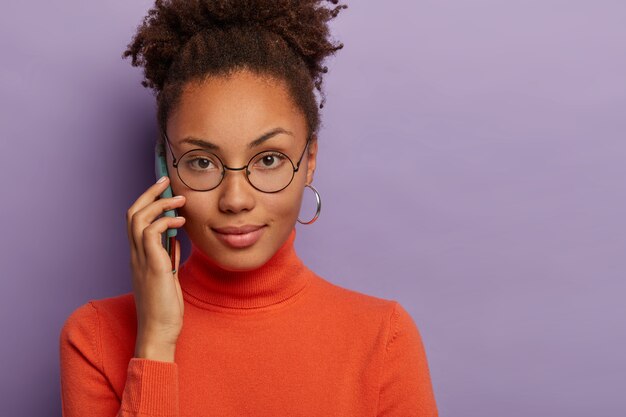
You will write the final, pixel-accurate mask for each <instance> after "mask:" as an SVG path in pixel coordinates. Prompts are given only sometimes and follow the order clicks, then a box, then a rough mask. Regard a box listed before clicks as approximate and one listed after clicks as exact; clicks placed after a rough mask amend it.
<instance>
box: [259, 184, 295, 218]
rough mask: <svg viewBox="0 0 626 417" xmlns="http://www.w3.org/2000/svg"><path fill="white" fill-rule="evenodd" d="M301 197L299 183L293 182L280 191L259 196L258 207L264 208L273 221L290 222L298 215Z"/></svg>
mask: <svg viewBox="0 0 626 417" xmlns="http://www.w3.org/2000/svg"><path fill="white" fill-rule="evenodd" d="M301 199H302V193H301V192H300V190H299V189H298V186H297V184H291V185H290V186H289V187H287V188H286V189H284V190H283V191H281V192H279V193H276V194H268V195H267V196H263V198H259V199H258V200H257V208H260V209H262V211H263V212H264V213H265V215H266V216H267V217H268V220H270V221H272V222H287V223H290V222H292V221H295V219H296V217H298V213H299V211H300V201H301ZM259 206H262V207H259Z"/></svg>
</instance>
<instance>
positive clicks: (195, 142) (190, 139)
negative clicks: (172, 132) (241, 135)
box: [180, 127, 294, 151]
mask: <svg viewBox="0 0 626 417" xmlns="http://www.w3.org/2000/svg"><path fill="white" fill-rule="evenodd" d="M279 133H285V134H287V135H291V136H294V134H293V133H292V132H290V131H288V130H286V129H283V128H282V127H276V128H274V129H272V130H270V131H269V132H266V133H264V134H262V135H261V136H260V137H258V138H256V139H255V140H253V141H252V142H250V143H249V144H248V148H249V149H251V148H254V147H256V146H259V145H260V144H262V143H263V142H265V141H266V140H268V139H270V138H273V137H274V136H276V135H278V134H279ZM183 143H190V144H192V145H196V146H200V147H201V148H205V149H210V150H216V151H217V150H219V149H220V147H219V146H217V145H216V144H215V143H213V142H210V141H208V140H206V139H200V138H195V137H193V136H187V137H185V138H183V139H182V140H181V141H180V145H182V144H183Z"/></svg>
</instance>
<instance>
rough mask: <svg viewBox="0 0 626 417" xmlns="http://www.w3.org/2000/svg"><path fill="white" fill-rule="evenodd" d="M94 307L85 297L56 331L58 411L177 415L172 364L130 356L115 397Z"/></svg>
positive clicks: (81, 415) (80, 416)
mask: <svg viewBox="0 0 626 417" xmlns="http://www.w3.org/2000/svg"><path fill="white" fill-rule="evenodd" d="M98 321H99V318H98V311H97V309H96V307H95V306H94V305H93V304H92V303H91V302H89V303H86V304H84V305H83V306H81V307H79V308H77V309H76V310H75V311H74V312H73V313H72V314H71V315H70V316H69V317H68V318H67V320H66V321H65V323H64V325H63V327H62V329H61V332H60V337H59V343H60V365H61V369H60V378H61V407H62V415H63V417H140V416H141V417H150V416H160V417H166V416H167V417H178V416H179V409H178V395H179V392H178V364H176V363H174V362H162V361H156V360H151V359H145V358H131V359H130V361H129V364H128V368H127V377H126V383H125V386H124V391H123V394H122V398H121V401H120V398H119V396H118V395H117V393H116V392H115V390H114V389H113V387H112V385H111V383H110V381H109V379H108V378H107V376H106V375H105V373H104V367H103V362H102V352H101V348H100V346H101V343H100V329H99V322H98Z"/></svg>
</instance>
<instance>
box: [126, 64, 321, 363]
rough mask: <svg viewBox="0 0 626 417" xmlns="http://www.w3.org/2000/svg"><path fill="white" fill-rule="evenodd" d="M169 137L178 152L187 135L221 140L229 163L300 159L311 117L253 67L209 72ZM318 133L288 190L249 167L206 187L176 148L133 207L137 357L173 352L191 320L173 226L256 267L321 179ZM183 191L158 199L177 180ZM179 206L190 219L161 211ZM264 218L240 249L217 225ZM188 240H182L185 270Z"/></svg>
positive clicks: (167, 357) (222, 259)
mask: <svg viewBox="0 0 626 417" xmlns="http://www.w3.org/2000/svg"><path fill="white" fill-rule="evenodd" d="M276 127H281V128H283V129H285V130H286V131H289V132H291V133H292V135H290V134H286V133H279V134H276V135H274V136H272V137H271V138H270V139H268V140H267V141H265V142H263V143H262V144H261V145H259V146H257V147H255V148H254V149H249V148H248V144H249V143H250V142H251V141H252V140H254V139H256V138H258V137H259V136H261V135H262V134H264V133H266V132H268V131H270V130H272V129H274V128H276ZM167 136H168V138H169V140H170V144H171V146H172V150H173V152H174V154H175V155H176V156H177V157H180V155H182V154H183V153H184V152H186V151H187V150H190V149H194V148H197V146H196V145H192V144H189V143H185V144H182V143H181V141H182V139H183V138H185V137H187V136H193V137H196V138H204V139H206V140H209V141H211V142H213V143H214V144H216V145H217V146H219V148H220V149H219V150H218V151H213V152H215V153H216V154H218V156H219V157H220V158H221V159H222V161H224V163H225V164H226V165H227V166H229V167H241V166H243V165H245V164H247V163H248V161H249V160H250V158H251V157H252V156H253V155H254V154H256V153H258V152H260V151H264V150H278V151H281V152H283V153H285V154H287V155H288V156H289V157H290V158H291V159H292V161H293V162H294V164H295V163H296V161H297V160H298V158H299V157H300V155H301V154H302V152H303V149H304V148H305V144H306V138H307V125H306V119H305V116H304V114H303V113H302V112H301V111H300V110H299V109H298V108H297V107H296V106H295V104H294V101H293V100H292V98H291V97H290V95H289V93H288V90H287V89H286V86H285V84H283V83H282V82H280V81H278V80H276V79H273V78H269V77H262V76H260V75H258V74H255V73H252V72H250V71H247V70H242V71H238V72H236V73H234V74H233V75H232V76H230V77H228V78H226V77H213V78H207V79H206V80H205V81H204V82H201V83H200V82H193V83H189V84H187V85H186V86H185V88H184V92H183V94H182V96H181V101H180V103H179V105H178V106H177V108H176V109H175V111H174V112H173V113H172V114H171V115H170V117H169V118H168V122H167ZM316 157H317V138H316V136H313V137H312V139H311V141H310V142H309V145H308V147H307V150H306V151H305V154H304V157H303V159H302V162H301V164H300V169H299V170H298V172H296V174H295V176H294V178H293V181H292V182H291V184H290V185H289V186H288V187H287V188H285V189H284V190H282V191H280V192H277V193H273V194H268V193H263V192H261V191H258V190H256V189H254V188H253V187H252V186H251V185H250V184H249V183H248V182H247V180H246V178H245V176H244V175H243V172H242V171H228V172H227V173H226V176H225V178H224V180H223V181H222V183H221V184H220V185H219V187H217V188H215V189H214V190H211V191H207V192H200V191H194V190H191V189H189V188H188V187H187V186H185V185H184V184H183V183H182V182H181V181H180V179H179V178H178V176H177V175H176V174H175V172H176V171H175V168H174V167H173V166H172V155H171V153H170V152H169V150H168V152H167V161H168V170H169V172H170V178H169V179H167V180H166V181H164V182H162V183H156V184H154V185H152V186H151V187H150V188H148V190H147V191H146V192H144V193H143V194H142V195H141V196H140V197H139V198H138V199H137V200H136V201H135V202H134V203H133V205H132V206H131V207H130V208H129V210H128V212H127V220H128V222H127V223H128V237H129V241H130V247H131V267H132V271H133V289H134V294H135V304H136V308H137V318H138V329H137V340H136V345H135V357H141V358H148V359H154V360H160V361H170V362H173V361H174V355H175V350H176V342H177V340H178V336H179V335H180V331H181V329H182V325H183V314H184V303H183V297H182V291H181V289H180V284H179V281H178V273H175V274H174V279H172V272H171V262H170V259H169V257H168V255H167V252H166V251H165V249H164V248H163V246H162V245H161V234H162V233H164V232H165V231H166V229H167V228H178V227H183V226H184V228H185V231H186V232H187V235H188V236H189V238H190V239H191V240H192V242H193V244H194V245H195V246H196V247H198V248H200V249H201V250H202V252H203V253H205V254H206V255H207V256H208V257H209V258H211V259H212V260H213V261H214V262H215V263H216V264H217V265H219V266H220V267H221V268H223V269H226V270H231V271H243V270H251V269H256V268H258V267H260V266H262V265H263V264H264V263H265V262H267V261H268V260H269V259H270V258H271V257H272V256H273V255H274V254H275V253H276V251H277V250H278V249H279V248H280V247H281V246H282V245H283V243H284V242H285V241H286V239H287V238H288V236H289V234H290V232H291V230H292V229H293V228H294V226H295V223H296V219H297V217H298V214H299V211H300V206H301V202H302V196H303V192H304V188H305V184H311V183H312V182H313V173H314V171H315V164H316ZM170 184H171V186H172V190H173V193H174V195H175V196H179V197H181V198H178V199H177V198H165V199H159V198H158V197H159V195H160V194H161V193H162V192H163V191H164V190H165V188H166V187H167V186H168V185H170ZM172 208H176V209H177V210H178V214H179V215H180V216H181V217H183V218H182V219H174V218H171V217H165V216H164V217H161V218H160V219H157V220H155V219H156V218H157V217H158V216H159V215H160V214H161V213H162V212H163V211H165V210H169V209H172ZM245 224H254V225H264V231H263V234H262V235H261V237H260V239H259V240H258V241H257V242H256V243H255V244H253V245H252V246H249V247H246V248H232V247H230V246H228V245H225V244H224V243H222V242H221V241H220V240H219V239H217V237H216V235H215V232H214V231H213V230H212V228H214V227H225V226H241V225H245ZM179 261H180V244H179V243H178V242H177V244H176V270H178V268H179Z"/></svg>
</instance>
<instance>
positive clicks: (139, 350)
mask: <svg viewBox="0 0 626 417" xmlns="http://www.w3.org/2000/svg"><path fill="white" fill-rule="evenodd" d="M175 354H176V345H175V344H172V343H137V345H136V346H135V355H134V356H135V358H144V359H151V360H155V361H162V362H174V358H175Z"/></svg>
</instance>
